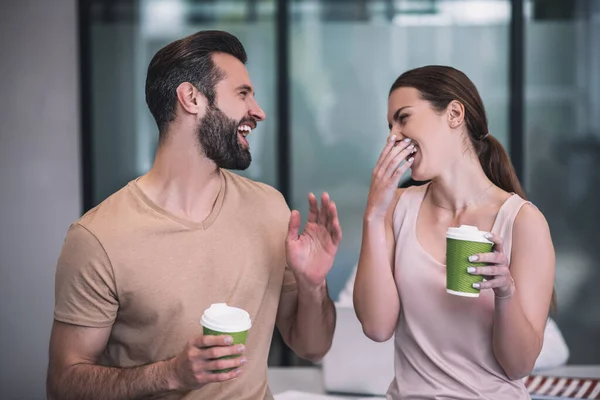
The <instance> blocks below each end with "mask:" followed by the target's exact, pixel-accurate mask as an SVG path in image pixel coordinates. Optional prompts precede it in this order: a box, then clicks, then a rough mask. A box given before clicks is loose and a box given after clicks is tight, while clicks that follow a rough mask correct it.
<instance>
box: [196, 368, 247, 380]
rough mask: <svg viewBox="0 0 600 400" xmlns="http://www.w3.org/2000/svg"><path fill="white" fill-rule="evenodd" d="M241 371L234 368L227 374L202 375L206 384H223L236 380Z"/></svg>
mask: <svg viewBox="0 0 600 400" xmlns="http://www.w3.org/2000/svg"><path fill="white" fill-rule="evenodd" d="M241 373H242V369H240V368H236V369H234V370H232V371H229V372H218V373H208V374H205V375H204V378H205V380H206V382H225V381H230V380H232V379H235V378H237V377H238V376H239V375H240V374H241Z"/></svg>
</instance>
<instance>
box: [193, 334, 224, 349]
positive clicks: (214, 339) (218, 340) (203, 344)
mask: <svg viewBox="0 0 600 400" xmlns="http://www.w3.org/2000/svg"><path fill="white" fill-rule="evenodd" d="M232 343H233V338H232V337H231V336H229V335H202V336H199V337H198V338H196V339H194V341H193V345H194V346H195V347H197V348H199V349H205V348H207V347H214V346H231V344H232Z"/></svg>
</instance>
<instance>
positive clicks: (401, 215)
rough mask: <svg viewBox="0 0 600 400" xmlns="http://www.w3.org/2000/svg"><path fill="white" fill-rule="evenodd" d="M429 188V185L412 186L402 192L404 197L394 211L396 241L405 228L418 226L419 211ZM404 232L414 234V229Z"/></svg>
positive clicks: (401, 197) (399, 200)
mask: <svg viewBox="0 0 600 400" xmlns="http://www.w3.org/2000/svg"><path fill="white" fill-rule="evenodd" d="M428 186H429V183H426V184H424V185H421V186H410V187H408V188H406V189H404V192H402V195H401V196H400V199H398V203H397V204H396V208H395V209H394V217H393V226H394V236H395V237H396V239H398V238H399V235H400V234H401V232H402V231H403V229H402V228H403V227H411V226H414V224H416V222H417V216H418V214H419V209H420V208H421V203H423V199H424V198H425V193H426V192H427V187H428ZM404 231H405V232H414V229H410V228H409V229H404Z"/></svg>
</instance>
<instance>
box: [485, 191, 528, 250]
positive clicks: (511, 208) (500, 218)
mask: <svg viewBox="0 0 600 400" xmlns="http://www.w3.org/2000/svg"><path fill="white" fill-rule="evenodd" d="M525 204H531V205H533V204H532V203H531V202H530V201H527V200H524V199H523V198H522V197H521V196H519V195H518V194H516V193H513V195H512V196H511V197H509V198H508V199H507V200H506V201H505V202H504V204H503V205H502V207H500V210H499V211H498V215H497V216H496V221H495V223H494V227H493V229H492V232H494V233H495V234H496V235H498V236H500V237H501V238H502V240H503V241H504V251H505V252H506V256H507V257H508V258H509V260H510V254H511V250H512V237H513V226H514V223H515V220H516V219H517V215H519V211H521V209H522V208H523V206H524V205H525ZM534 207H535V206H534Z"/></svg>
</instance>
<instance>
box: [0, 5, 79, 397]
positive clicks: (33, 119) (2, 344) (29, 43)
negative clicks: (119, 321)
mask: <svg viewBox="0 0 600 400" xmlns="http://www.w3.org/2000/svg"><path fill="white" fill-rule="evenodd" d="M75 4H76V2H75V0H53V1H47V0H19V1H3V2H2V12H0V57H1V61H0V399H3V400H4V399H26V400H29V399H43V398H45V388H44V386H45V375H46V366H47V362H48V356H47V354H48V338H49V333H50V326H51V323H52V311H53V303H54V300H53V296H54V269H55V264H56V259H57V257H58V253H59V251H60V247H61V245H62V241H63V238H64V234H65V232H66V229H67V227H68V225H69V223H70V222H71V221H73V220H75V219H76V218H77V217H78V215H79V214H80V210H81V207H80V202H81V201H80V173H79V151H78V149H79V123H78V118H79V116H78V115H79V112H78V69H77V65H78V59H77V57H78V56H77V25H76V21H77V18H76V6H75Z"/></svg>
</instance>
